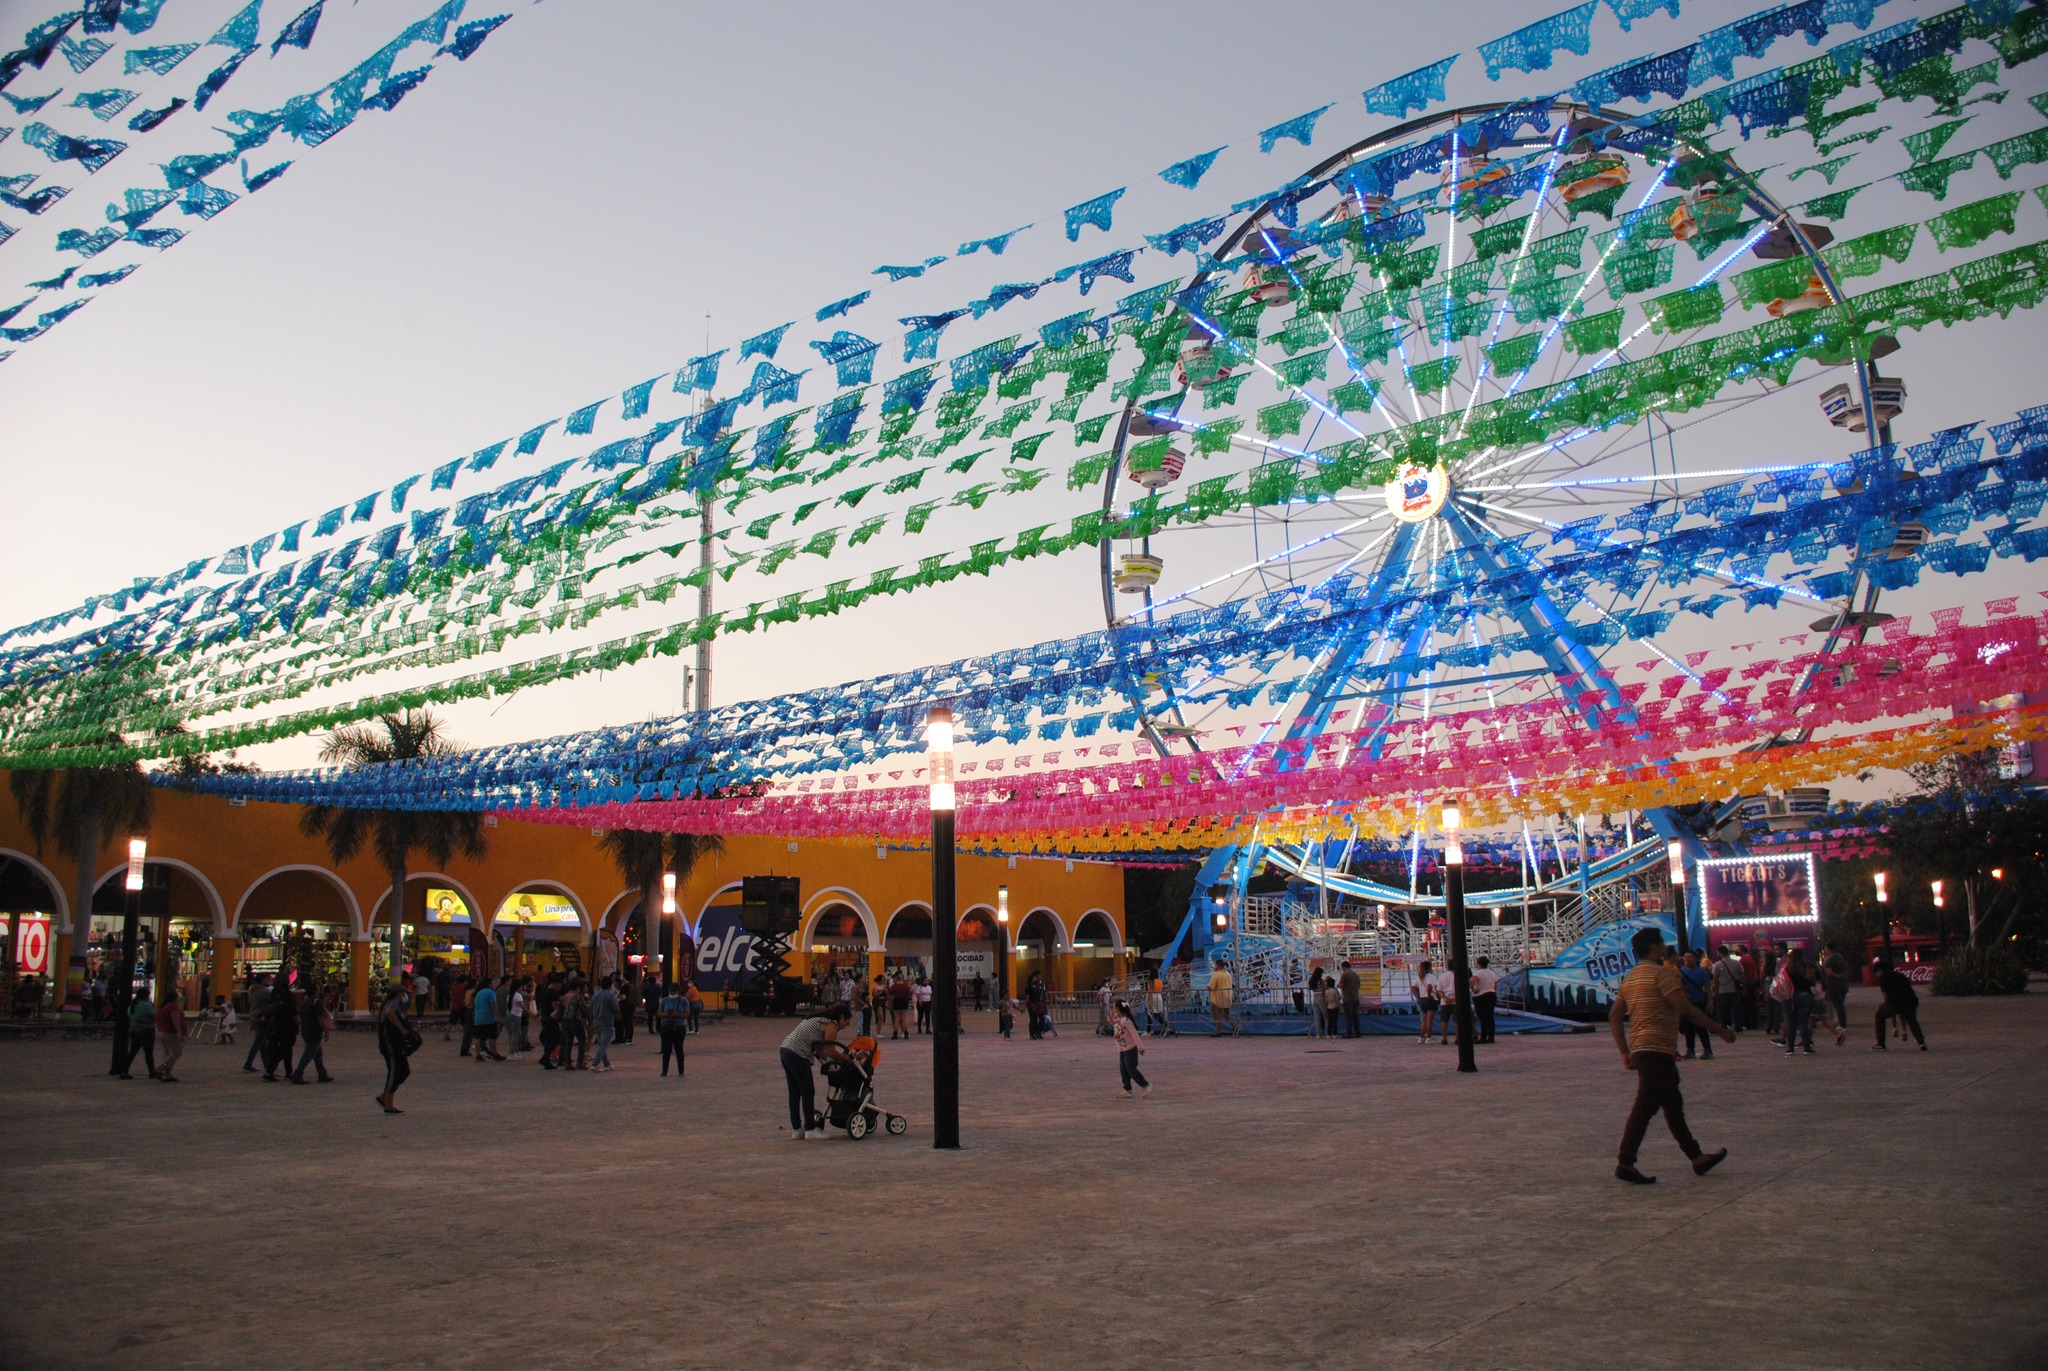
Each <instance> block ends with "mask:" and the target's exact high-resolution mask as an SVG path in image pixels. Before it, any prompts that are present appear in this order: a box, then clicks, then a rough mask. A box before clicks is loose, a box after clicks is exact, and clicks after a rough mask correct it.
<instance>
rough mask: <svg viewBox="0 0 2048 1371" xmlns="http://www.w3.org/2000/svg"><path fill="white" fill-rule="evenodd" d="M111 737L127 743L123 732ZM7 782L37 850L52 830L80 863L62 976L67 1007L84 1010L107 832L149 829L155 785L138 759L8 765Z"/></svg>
mask: <svg viewBox="0 0 2048 1371" xmlns="http://www.w3.org/2000/svg"><path fill="white" fill-rule="evenodd" d="M108 742H109V743H110V744H111V745H112V746H115V747H122V746H125V743H124V742H123V740H122V738H121V736H120V735H119V734H113V735H111V736H110V737H109V739H108ZM7 788H8V789H9V790H11V791H12V792H13V793H14V807H15V810H16V811H17V812H18V813H19V814H20V815H21V822H22V825H23V826H24V827H25V828H27V829H28V832H29V837H30V838H31V839H32V840H33V841H34V843H35V847H36V855H37V856H38V857H40V856H42V855H43V848H44V845H45V844H47V843H48V842H49V841H50V839H51V838H52V836H54V837H55V839H56V842H57V850H58V851H59V852H61V853H63V854H64V855H65V856H67V857H69V858H71V859H72V861H73V862H74V863H75V864H76V866H77V879H76V881H75V882H74V884H73V899H72V905H71V956H70V964H69V965H68V966H67V967H66V969H65V971H66V974H65V978H64V991H63V994H64V1000H63V1004H64V1009H65V1012H67V1013H77V1012H79V1010H80V1004H79V997H80V992H81V990H82V988H83V987H84V984H85V966H86V958H85V945H86V942H87V941H88V940H89V939H90V938H91V937H92V896H93V886H94V879H93V878H94V877H95V876H96V875H97V874H98V870H99V860H100V848H101V846H102V844H103V842H104V839H105V835H106V834H108V833H110V832H112V833H122V832H127V833H138V832H142V831H145V830H147V829H148V827H149V814H150V805H151V801H152V799H153V798H154V791H153V790H152V789H151V787H150V783H149V777H148V776H147V775H146V774H145V773H144V772H143V770H142V768H141V767H140V766H139V765H138V764H136V763H135V762H132V761H131V762H117V763H112V764H109V765H105V766H81V767H65V768H60V769H55V770H40V771H10V772H9V773H7Z"/></svg>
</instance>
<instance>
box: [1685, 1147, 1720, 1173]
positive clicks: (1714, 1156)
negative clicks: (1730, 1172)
mask: <svg viewBox="0 0 2048 1371" xmlns="http://www.w3.org/2000/svg"><path fill="white" fill-rule="evenodd" d="M1727 1160H1728V1149H1727V1148H1725V1147H1724V1148H1722V1149H1721V1150H1720V1151H1718V1152H1703V1153H1701V1154H1700V1155H1699V1156H1697V1157H1694V1158H1693V1159H1692V1174H1693V1175H1695V1176H1704V1175H1706V1174H1707V1173H1708V1172H1709V1171H1712V1170H1713V1169H1714V1168H1715V1167H1717V1166H1719V1165H1720V1164H1721V1163H1722V1162H1725V1161H1727Z"/></svg>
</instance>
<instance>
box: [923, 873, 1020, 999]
mask: <svg viewBox="0 0 2048 1371" xmlns="http://www.w3.org/2000/svg"><path fill="white" fill-rule="evenodd" d="M934 927H936V925H934ZM1009 998H1010V887H1008V886H1006V885H999V886H997V887H996V1001H997V1003H998V1004H1000V1003H1001V1002H1002V1001H1004V1000H1007V999H1009Z"/></svg>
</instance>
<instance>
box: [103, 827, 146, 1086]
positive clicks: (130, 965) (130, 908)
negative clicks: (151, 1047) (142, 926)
mask: <svg viewBox="0 0 2048 1371" xmlns="http://www.w3.org/2000/svg"><path fill="white" fill-rule="evenodd" d="M147 853H148V847H147V845H146V844H145V843H144V841H143V840H142V839H141V838H134V839H130V840H129V843H128V879H127V881H126V882H125V885H126V889H125V890H124V891H123V892H122V895H123V898H122V902H121V979H120V980H119V981H118V982H117V983H116V984H115V986H114V997H113V998H114V1060H113V1062H112V1064H111V1065H109V1066H108V1068H107V1074H108V1075H109V1076H118V1075H120V1074H121V1072H122V1071H123V1070H124V1069H125V1068H126V1067H127V1065H128V1006H129V1005H130V1004H132V1003H133V1002H134V1000H135V938H136V927H137V925H138V924H139V923H140V922H141V919H142V872H143V862H144V859H145V857H146V856H147Z"/></svg>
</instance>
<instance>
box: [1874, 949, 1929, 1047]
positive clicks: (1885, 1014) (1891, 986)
mask: <svg viewBox="0 0 2048 1371" xmlns="http://www.w3.org/2000/svg"><path fill="white" fill-rule="evenodd" d="M1877 988H1878V989H1879V990H1881V991H1883V992H1884V1003H1883V1004H1882V1005H1881V1006H1879V1008H1878V1011H1877V1042H1876V1043H1875V1044H1874V1045H1873V1046H1872V1049H1871V1050H1872V1051H1874V1052H1883V1051H1884V1050H1885V1045H1884V1024H1885V1020H1887V1019H1897V1020H1898V1021H1899V1022H1900V1023H1902V1024H1904V1025H1905V1026H1906V1028H1907V1029H1908V1030H1909V1031H1910V1032H1911V1033H1912V1034H1913V1041H1914V1042H1916V1043H1919V1044H1920V1050H1921V1051H1922V1052H1925V1051H1926V1050H1927V1035H1926V1034H1924V1033H1922V1032H1921V1031H1920V992H1919V991H1917V990H1915V989H1914V988H1913V982H1912V981H1911V980H1909V979H1907V976H1906V973H1905V972H1903V971H1901V970H1899V969H1898V968H1897V967H1895V966H1893V965H1892V959H1891V958H1890V957H1886V958H1885V959H1884V970H1882V971H1880V972H1878V973H1877Z"/></svg>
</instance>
